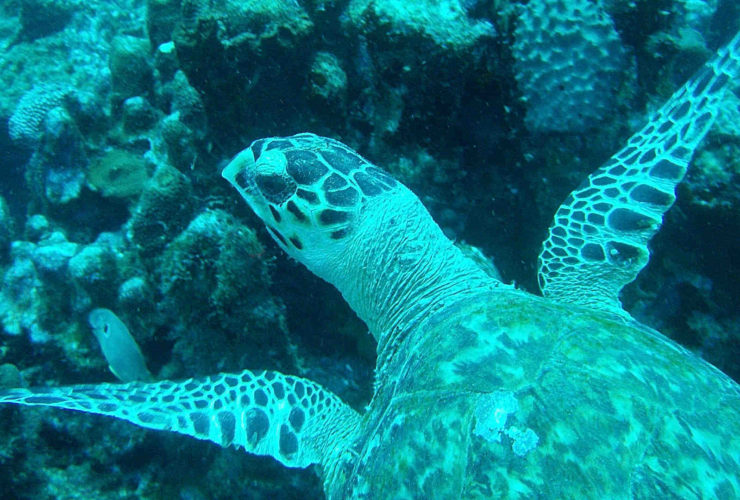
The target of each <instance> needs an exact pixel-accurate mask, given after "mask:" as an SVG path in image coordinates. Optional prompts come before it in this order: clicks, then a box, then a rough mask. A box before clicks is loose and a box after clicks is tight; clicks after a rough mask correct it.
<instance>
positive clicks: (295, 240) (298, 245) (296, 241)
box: [290, 236, 303, 250]
mask: <svg viewBox="0 0 740 500" xmlns="http://www.w3.org/2000/svg"><path fill="white" fill-rule="evenodd" d="M290 242H291V243H292V244H293V246H294V247H295V248H296V249H297V250H303V243H301V240H299V239H298V238H297V237H295V236H291V238H290Z"/></svg>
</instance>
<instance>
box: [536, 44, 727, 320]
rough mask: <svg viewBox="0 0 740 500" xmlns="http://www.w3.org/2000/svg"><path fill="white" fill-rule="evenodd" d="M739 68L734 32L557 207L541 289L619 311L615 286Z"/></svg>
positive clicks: (642, 249) (632, 270) (629, 269)
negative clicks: (640, 127) (724, 43)
mask: <svg viewBox="0 0 740 500" xmlns="http://www.w3.org/2000/svg"><path fill="white" fill-rule="evenodd" d="M738 74H740V34H738V35H736V36H735V38H733V40H732V41H731V42H730V43H729V44H728V45H727V46H725V47H724V48H722V49H720V50H719V51H718V53H717V55H716V56H715V57H714V58H713V59H712V60H711V61H709V62H708V63H707V64H706V65H705V66H704V68H702V69H701V70H700V71H699V73H698V74H697V75H696V76H694V78H692V79H691V80H689V82H687V83H686V84H685V85H684V86H683V87H681V88H680V89H679V90H678V91H677V92H676V93H675V94H674V95H673V96H672V97H671V98H670V99H669V100H668V102H666V104H665V105H663V107H661V108H660V109H659V110H658V111H657V112H656V113H655V115H654V116H653V117H652V118H651V119H650V121H649V122H648V123H647V125H645V126H644V127H643V128H642V129H641V130H640V131H639V132H637V133H636V134H635V135H633V136H632V137H631V138H630V139H629V141H628V142H627V145H626V146H625V147H624V148H622V149H621V150H620V151H619V152H618V153H616V154H615V155H614V156H612V158H611V159H610V160H609V161H607V162H606V164H604V165H603V166H602V167H601V168H599V169H598V170H596V171H595V172H594V173H593V174H591V175H590V176H589V177H588V179H587V180H586V181H585V182H584V183H583V184H582V185H581V186H580V187H579V188H578V189H576V190H575V191H573V192H572V193H571V194H570V196H569V197H568V198H567V199H566V200H565V202H564V203H563V204H562V205H561V206H560V208H559V209H558V211H557V212H556V214H555V218H554V221H553V223H552V225H551V226H550V232H549V235H548V238H547V239H546V240H545V242H544V245H543V250H542V253H541V254H540V257H539V282H540V289H541V290H542V293H543V294H544V295H545V296H546V297H549V298H552V299H554V300H557V301H559V302H564V303H574V304H581V305H587V306H589V307H594V308H598V309H602V310H606V311H610V312H616V313H618V314H624V312H623V311H622V309H621V306H620V303H619V298H618V296H619V292H620V290H621V289H622V288H623V287H624V286H625V285H627V284H628V283H630V282H631V281H633V280H634V279H635V278H636V277H637V275H638V273H639V272H640V271H641V270H642V268H643V267H645V265H646V264H647V262H648V260H649V256H650V255H649V250H648V247H647V244H648V241H649V240H650V238H652V237H653V235H654V234H655V233H656V232H657V231H658V229H659V228H660V225H661V222H662V219H663V214H665V212H666V211H668V209H669V208H670V207H671V206H672V205H673V202H674V201H675V199H676V196H675V194H674V189H675V187H676V185H677V184H678V183H679V182H681V180H682V179H683V177H684V174H685V173H686V169H687V167H688V164H689V161H690V160H691V157H692V155H693V153H694V150H695V149H696V147H697V145H698V144H699V142H700V141H701V140H702V139H703V138H704V136H705V135H706V133H707V131H708V130H709V128H710V127H711V126H712V124H713V123H714V120H715V118H716V116H717V114H718V112H719V109H720V105H721V102H722V97H723V95H724V92H725V91H726V89H727V88H728V82H729V81H731V80H732V79H734V78H735V77H736V76H737V75H738Z"/></svg>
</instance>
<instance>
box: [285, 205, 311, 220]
mask: <svg viewBox="0 0 740 500" xmlns="http://www.w3.org/2000/svg"><path fill="white" fill-rule="evenodd" d="M287 208H288V212H290V213H292V214H293V215H294V216H295V218H296V219H297V220H299V221H300V222H306V220H307V217H306V214H304V213H303V212H301V209H300V208H298V205H296V204H295V202H294V201H293V200H290V201H289V202H288V206H287Z"/></svg>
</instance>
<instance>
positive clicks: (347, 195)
mask: <svg viewBox="0 0 740 500" xmlns="http://www.w3.org/2000/svg"><path fill="white" fill-rule="evenodd" d="M359 199H360V194H359V193H358V192H357V190H355V188H353V187H347V188H345V189H341V190H339V191H329V192H327V193H326V201H328V202H329V203H331V204H332V205H334V206H337V207H351V206H353V205H355V204H356V203H357V201H358V200H359Z"/></svg>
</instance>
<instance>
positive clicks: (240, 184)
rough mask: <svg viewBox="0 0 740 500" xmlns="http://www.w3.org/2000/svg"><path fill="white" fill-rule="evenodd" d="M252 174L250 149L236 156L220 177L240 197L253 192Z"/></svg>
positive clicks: (253, 170) (252, 156) (252, 154)
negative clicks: (229, 184)
mask: <svg viewBox="0 0 740 500" xmlns="http://www.w3.org/2000/svg"><path fill="white" fill-rule="evenodd" d="M254 174H255V162H254V153H253V152H252V148H247V149H245V150H243V151H241V152H240V153H239V154H237V155H236V156H235V157H234V158H233V159H232V160H231V161H230V162H229V164H228V165H226V167H224V169H223V171H222V172H221V176H222V177H223V178H224V179H226V180H227V181H229V182H230V183H231V184H232V185H233V186H234V187H235V188H236V190H237V191H239V192H240V193H242V195H244V194H245V193H251V192H252V191H253V190H254Z"/></svg>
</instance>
